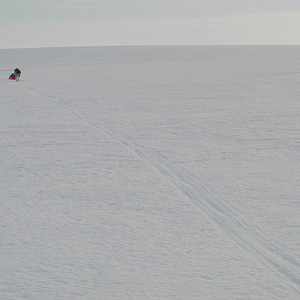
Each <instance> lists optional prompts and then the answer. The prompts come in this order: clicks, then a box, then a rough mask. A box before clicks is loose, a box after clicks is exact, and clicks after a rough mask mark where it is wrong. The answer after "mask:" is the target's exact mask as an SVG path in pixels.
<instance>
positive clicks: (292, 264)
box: [31, 89, 300, 298]
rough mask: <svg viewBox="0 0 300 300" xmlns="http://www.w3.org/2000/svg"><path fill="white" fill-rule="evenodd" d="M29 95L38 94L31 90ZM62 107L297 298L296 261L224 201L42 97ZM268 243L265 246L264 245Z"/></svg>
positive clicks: (299, 275) (299, 268)
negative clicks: (149, 172)
mask: <svg viewBox="0 0 300 300" xmlns="http://www.w3.org/2000/svg"><path fill="white" fill-rule="evenodd" d="M31 91H33V92H36V93H39V92H38V91H36V90H34V89H31ZM43 96H44V97H47V98H51V99H54V100H55V101H57V102H58V103H60V104H63V105H64V106H65V107H66V108H67V109H68V110H69V111H71V112H72V114H73V115H74V116H75V117H76V118H78V119H80V120H81V121H83V122H85V123H87V124H88V125H89V126H90V127H91V128H93V129H94V130H96V131H98V132H101V133H102V134H103V133H105V134H106V135H107V136H109V137H110V138H112V139H114V140H115V141H117V142H118V143H120V144H121V145H123V146H126V147H127V148H128V149H129V150H130V151H131V152H132V153H133V154H134V155H135V156H136V157H137V158H139V159H140V160H142V161H143V162H144V163H145V164H147V165H148V166H150V167H151V168H152V169H154V170H155V171H157V172H158V173H159V174H160V175H161V176H163V177H164V178H165V179H166V180H167V181H168V182H169V183H170V184H171V185H172V186H173V187H174V189H176V190H177V191H179V192H180V193H181V194H182V195H183V196H184V198H185V199H186V200H188V201H190V202H191V203H192V204H193V205H194V206H195V207H196V208H197V209H198V211H199V212H200V213H201V214H202V215H203V216H204V217H206V218H207V219H209V220H210V221H211V222H212V224H213V225H214V226H215V227H216V228H217V229H218V230H221V231H223V232H224V233H225V234H226V235H227V236H228V237H229V238H230V239H231V240H232V241H234V242H235V243H236V244H237V245H238V246H239V247H240V248H242V249H244V251H246V252H247V253H248V254H250V255H251V257H252V258H253V259H254V260H256V261H259V262H260V264H261V265H263V266H264V267H266V269H268V270H269V272H270V274H271V275H272V276H273V277H276V278H277V281H278V283H279V284H282V285H283V286H284V287H285V288H286V290H288V291H289V292H290V293H291V294H293V295H294V296H296V297H297V298H300V261H299V258H298V257H296V256H292V255H286V254H282V252H283V251H282V250H284V249H283V247H282V246H281V245H278V244H277V243H275V242H271V243H270V242H269V241H272V240H271V238H270V237H268V238H267V239H266V235H265V234H264V233H263V232H259V231H258V230H253V229H251V228H250V226H248V225H247V223H246V222H245V221H243V220H242V219H241V217H239V216H238V215H237V214H236V213H234V211H233V210H232V209H231V208H230V206H229V205H228V204H227V203H226V201H224V200H222V199H220V198H219V197H218V196H217V195H216V194H215V192H214V191H212V190H210V189H209V188H207V187H205V186H203V185H201V183H199V182H197V181H196V180H195V179H193V178H192V177H191V176H190V175H189V174H188V173H186V172H185V171H184V170H182V169H180V168H179V167H177V166H176V165H174V164H173V163H172V162H171V161H169V160H167V159H166V158H164V157H163V156H161V155H160V154H159V153H157V152H155V151H153V150H151V149H149V148H147V147H144V146H142V145H139V144H137V143H135V142H134V141H132V140H129V139H127V138H124V137H123V136H122V134H121V133H120V132H117V131H116V130H113V129H110V128H108V127H107V126H106V125H104V124H102V123H99V122H97V121H94V120H93V117H92V116H90V115H89V114H88V113H86V112H83V111H82V110H80V111H79V110H78V109H75V108H74V107H73V106H72V105H71V104H70V103H69V102H66V101H64V100H62V99H57V98H56V97H50V96H47V95H43ZM266 240H268V242H266Z"/></svg>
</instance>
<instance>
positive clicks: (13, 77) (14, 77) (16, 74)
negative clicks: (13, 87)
mask: <svg viewBox="0 0 300 300" xmlns="http://www.w3.org/2000/svg"><path fill="white" fill-rule="evenodd" d="M20 76H21V71H20V70H19V69H18V68H16V69H15V70H14V72H13V73H11V74H10V76H9V78H8V79H11V80H16V81H19V78H20Z"/></svg>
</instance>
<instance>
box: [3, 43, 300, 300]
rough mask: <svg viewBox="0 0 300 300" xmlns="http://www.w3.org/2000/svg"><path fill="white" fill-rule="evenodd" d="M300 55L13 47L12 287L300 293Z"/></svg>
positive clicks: (44, 292) (6, 267) (7, 85)
mask: <svg viewBox="0 0 300 300" xmlns="http://www.w3.org/2000/svg"><path fill="white" fill-rule="evenodd" d="M299 61H300V47H203V46H202V47H190V46H187V47H179V46H178V47H91V48H57V49H55V48H52V49H18V50H0V85H1V88H0V134H1V135H0V165H1V169H0V176H1V180H0V200H1V210H0V225H1V231H0V245H1V246H0V251H1V252H0V253H1V255H0V270H1V276H0V298H1V299H2V300H8V299H9V300H21V299H22V300H23V299H39V300H40V299H43V300H53V299H60V300H64V299H66V300H67V299H68V300H69V299H80V300H82V299H86V300H93V299H104V300H106V299H172V300H174V299H205V300H220V299H230V300H238V299H239V300H242V299H247V300H248V299H260V300H262V299H264V300H265V299H268V300H276V299H290V300H292V299H300V200H299V199H300V197H299V196H300V187H299V173H300V165H299V160H300V99H299V95H300V84H299V82H300V70H299ZM16 67H19V68H20V69H21V70H22V76H21V78H20V82H15V81H9V80H7V78H8V76H9V75H10V72H11V71H12V70H13V69H14V68H16Z"/></svg>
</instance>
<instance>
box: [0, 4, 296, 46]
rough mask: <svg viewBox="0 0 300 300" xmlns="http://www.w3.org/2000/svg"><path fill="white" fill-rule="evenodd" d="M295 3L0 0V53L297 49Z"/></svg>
mask: <svg viewBox="0 0 300 300" xmlns="http://www.w3.org/2000/svg"><path fill="white" fill-rule="evenodd" d="M299 31H300V1H299V0H151V1H149V0H61V1H58V0H26V1H24V0H14V1H11V0H10V1H9V0H0V37H1V38H0V48H16V47H17V48H19V47H55V46H93V45H95V46H97V45H153V44H161V45H166V44H171V45H174V44H179V45H187V44H188V45H190V44H193V45H203V44H212V45H215V44H223V45H230V44H235V45H236V44H271V45H272V44H282V45H286V44H289V45H290V44H292V45H300V34H299Z"/></svg>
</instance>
